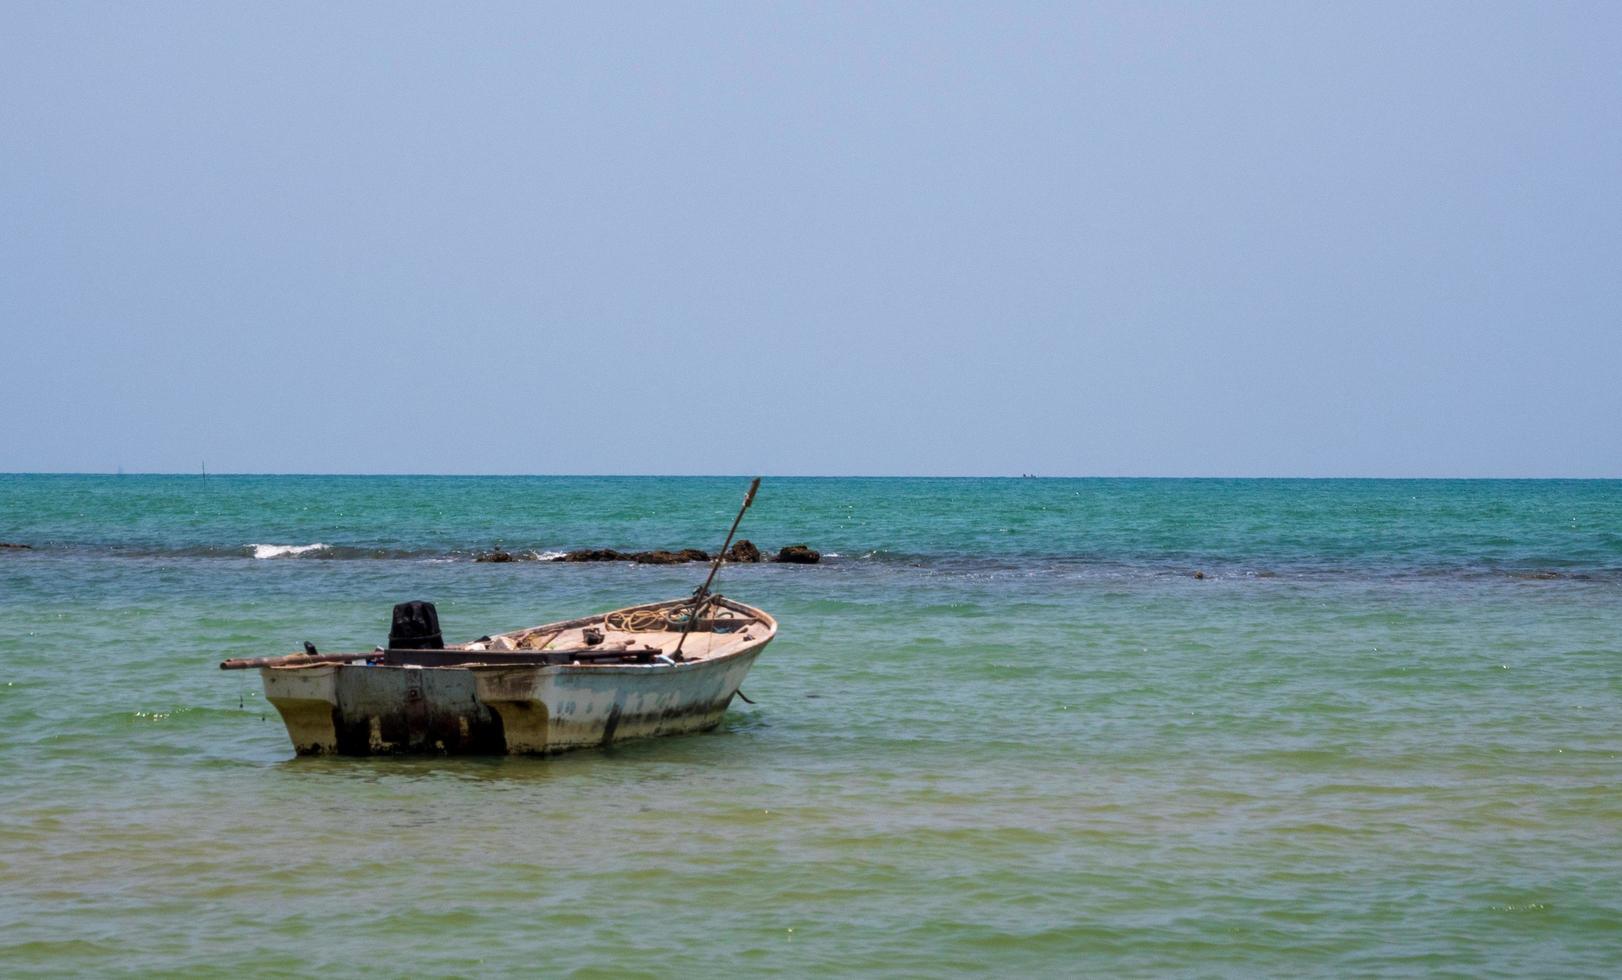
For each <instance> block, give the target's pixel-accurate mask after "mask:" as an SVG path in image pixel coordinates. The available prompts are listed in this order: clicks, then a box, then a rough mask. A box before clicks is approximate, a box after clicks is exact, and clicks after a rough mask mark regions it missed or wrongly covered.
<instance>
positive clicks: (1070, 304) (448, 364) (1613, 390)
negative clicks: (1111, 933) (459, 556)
mask: <svg viewBox="0 0 1622 980" xmlns="http://www.w3.org/2000/svg"><path fill="white" fill-rule="evenodd" d="M0 221H3V232H4V233H3V235H0V372H3V374H0V413H3V415H0V417H3V419H4V421H3V423H0V425H3V428H0V470H25V471H28V470H112V469H113V468H114V467H116V466H120V465H121V466H123V467H124V468H125V469H127V470H130V471H137V470H179V471H195V470H196V469H197V467H198V466H199V464H200V461H201V460H203V459H205V458H206V459H207V461H208V467H209V469H210V470H211V471H221V472H223V471H268V472H289V471H298V472H401V471H404V472H462V473H489V472H527V473H717V472H720V473H740V472H756V471H759V472H765V473H773V474H799V473H827V474H846V473H873V474H891V473H894V474H1017V473H1021V472H1036V473H1042V474H1052V475H1059V474H1075V475H1087V474H1101V475H1116V474H1127V475H1207V474H1209V475H1304V476H1317V475H1421V476H1425V475H1435V476H1452V475H1466V476H1471V475H1473V476H1499V475H1510V476H1513V475H1531V476H1537V475H1566V476H1619V475H1622V3H1614V2H1611V3H1592V4H1561V3H1526V4H1501V3H1481V2H1472V3H1461V4H1442V3H1345V4H1323V3H1294V2H1292V3H1279V4H1236V3H1226V2H1225V3H1210V4H1200V5H1190V4H1084V3H1079V2H1078V3H1060V4H1051V5H1049V4H1006V3H999V4H991V3H963V4H948V3H931V4H925V5H912V4H862V5H857V4H838V3H819V4H807V5H797V4H796V5H786V4H766V3H756V2H748V3H736V4H670V5H665V4H620V5H605V4H578V5H575V6H573V7H563V6H543V5H541V4H538V3H528V2H526V3H521V4H511V5H505V4H470V3H462V4H431V5H412V4H401V3H387V4H363V3H341V4H327V3H303V4H258V5H252V6H249V5H242V4H206V3H197V4H185V5H167V4H156V3H140V4H134V3H130V4H125V3H113V2H108V3H98V4H89V5H81V4H72V3H61V2H49V3H47V2H38V3H35V2H26V3H22V2H15V0H0Z"/></svg>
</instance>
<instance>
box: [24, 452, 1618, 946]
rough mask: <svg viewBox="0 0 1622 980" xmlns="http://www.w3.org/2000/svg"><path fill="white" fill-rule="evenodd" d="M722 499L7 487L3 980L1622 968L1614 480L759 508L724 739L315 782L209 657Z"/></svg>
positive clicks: (416, 767) (405, 761)
mask: <svg viewBox="0 0 1622 980" xmlns="http://www.w3.org/2000/svg"><path fill="white" fill-rule="evenodd" d="M745 482H746V481H745V480H743V479H741V478H704V479H663V478H584V477H574V478H449V477H268V476H266V477H261V476H252V477H249V476H243V477H235V476H224V477H216V476H210V477H207V478H206V479H205V478H202V477H196V476H193V477H176V476H121V477H114V476H4V477H0V540H5V541H11V542H21V543H27V544H31V545H33V548H32V549H30V550H22V549H0V973H3V974H6V975H17V974H29V973H35V972H43V973H61V974H108V973H159V972H161V973H182V974H187V975H195V976H210V975H233V974H243V973H251V974H271V975H276V974H280V975H288V976H300V975H311V974H317V973H319V974H321V975H351V974H375V973H385V974H412V975H461V976H475V975H482V974H488V973H492V972H516V971H535V972H546V973H555V974H578V975H599V976H622V975H638V974H641V975H650V976H652V975H661V976H668V975H678V976H691V975H708V974H713V973H723V974H760V973H765V974H771V973H782V974H797V975H805V974H811V973H839V974H864V975H896V976H919V975H938V974H957V973H964V974H996V975H1004V974H1027V975H1075V974H1097V975H1144V974H1167V973H1186V974H1198V975H1249V974H1254V973H1265V974H1272V975H1294V974H1320V975H1337V976H1338V975H1354V974H1372V973H1378V974H1410V975H1412V974H1431V973H1437V972H1451V973H1457V974H1469V975H1475V976H1520V975H1525V974H1551V975H1568V976H1569V975H1591V976H1609V975H1615V974H1616V973H1617V972H1618V971H1619V970H1622V786H1619V784H1622V483H1618V482H1605V481H1583V482H1562V481H1531V482H1500V481H1459V482H1453V481H1335V480H1330V481H1291V480H1232V481H1230V480H1049V479H1009V480H974V479H941V480H920V479H831V478H830V479H768V480H767V481H766V482H765V484H764V486H763V487H762V489H761V493H760V497H759V499H758V501H757V503H756V505H755V507H754V509H753V510H752V511H751V512H750V513H749V515H748V516H747V518H746V519H745V521H744V525H743V528H742V531H741V535H742V536H744V537H747V538H749V539H750V540H752V541H754V542H756V543H757V544H759V545H761V546H762V548H763V549H764V550H768V551H774V550H775V549H777V548H779V547H782V546H784V545H788V544H799V543H804V544H808V545H810V546H811V547H813V548H816V549H819V550H820V551H821V552H822V553H823V555H824V559H823V562H822V563H821V564H818V565H810V566H800V565H780V564H761V565H752V566H751V565H729V566H726V567H725V568H724V569H723V570H722V572H721V574H720V578H719V586H718V587H719V589H720V590H721V591H722V592H724V593H725V594H727V595H730V596H733V597H736V598H737V599H740V600H742V601H745V602H748V603H751V604H756V605H759V606H762V607H764V608H766V609H767V610H769V611H770V612H772V613H773V614H774V615H776V616H777V617H778V618H779V619H780V621H781V624H782V629H781V633H780V634H779V637H778V639H777V640H776V641H775V642H774V643H773V644H772V645H771V646H770V647H768V648H767V650H766V651H765V653H764V655H763V656H762V657H761V659H760V660H759V662H758V663H757V665H756V666H755V668H754V670H753V672H752V673H751V674H750V675H749V677H748V679H747V680H746V682H745V684H744V687H743V690H744V693H745V694H747V695H748V696H749V697H750V698H752V699H753V701H754V703H753V704H746V703H744V702H742V701H738V702H734V704H733V707H732V709H731V710H730V711H729V713H728V714H727V716H726V720H725V721H724V723H723V724H722V725H721V727H720V728H719V729H718V730H717V731H715V732H713V733H709V734H703V735H696V736H691V737H684V738H669V739H662V740H655V741H647V742H638V743H629V744H624V745H621V746H614V747H612V748H608V749H602V750H590V751H582V752H577V753H573V754H569V755H564V756H559V757H554V758H549V759H527V758H380V759H379V758H367V759H346V758H339V759H331V758H295V757H294V756H293V753H292V751H291V748H290V746H289V743H288V741H287V737H286V734H285V732H284V729H283V728H282V725H281V723H280V721H279V719H278V718H277V716H276V713H275V711H274V709H273V708H271V707H270V706H269V705H267V704H266V703H265V702H264V700H263V698H262V696H261V693H260V688H259V680H258V677H257V676H256V675H254V674H252V673H249V672H236V673H223V672H221V671H219V670H218V669H216V666H215V665H216V663H217V662H218V661H219V660H221V659H223V658H226V657H233V656H259V655H270V654H279V653H286V652H290V651H293V650H296V649H299V648H300V644H301V643H302V642H303V641H304V640H309V641H311V642H314V643H315V644H316V645H317V646H318V647H319V648H321V649H323V650H347V649H369V648H370V647H371V646H372V645H373V644H375V643H378V642H381V641H382V640H383V639H384V637H385V636H386V634H387V630H388V622H389V610H390V607H391V606H392V604H393V603H395V602H397V601H402V600H406V599H428V600H431V601H433V602H435V603H437V605H438V607H439V613H440V619H441V623H442V626H443V628H444V631H445V634H446V637H447V639H448V640H464V639H471V638H474V637H477V636H479V635H481V634H484V633H490V632H494V631H498V630H509V629H514V628H518V627H522V626H527V625H532V624H536V623H541V622H545V621H548V620H555V619H561V618H565V617H572V616H576V615H580V614H583V613H586V612H591V611H597V610H603V609H608V608H613V607H616V606H622V605H628V604H632V603H637V602H643V601H648V600H653V599H660V598H667V597H674V596H679V595H682V594H685V593H688V592H690V591H692V589H693V588H694V587H696V586H697V585H698V584H699V583H700V582H701V581H702V579H703V575H704V573H705V571H706V569H705V568H704V567H703V566H700V565H682V566H657V567H656V566H637V565H631V564H624V563H611V564H569V563H562V562H550V561H542V560H520V561H515V562H512V563H504V564H489V563H478V562H475V561H473V558H474V557H476V556H477V555H478V554H480V553H482V552H485V551H488V550H491V549H494V548H497V547H500V548H502V549H504V550H506V551H508V552H510V553H512V554H514V555H515V556H518V557H520V558H524V559H533V558H541V557H549V556H552V555H555V554H556V553H559V552H562V551H566V550H569V549H572V548H586V547H591V548H617V549H621V550H636V549H653V548H685V547H697V548H703V549H705V550H710V551H713V550H714V549H715V548H716V547H717V546H718V545H719V544H720V539H721V538H722V536H723V535H724V533H725V530H726V527H727V526H728V524H729V523H730V521H731V519H732V516H733V514H734V513H735V511H736V507H737V505H738V503H739V500H740V498H741V495H742V491H743V489H744V486H745Z"/></svg>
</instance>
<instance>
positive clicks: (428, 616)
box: [389, 600, 445, 650]
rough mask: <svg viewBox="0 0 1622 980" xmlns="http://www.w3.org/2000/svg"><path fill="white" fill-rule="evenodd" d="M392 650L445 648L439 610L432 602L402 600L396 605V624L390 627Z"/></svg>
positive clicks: (390, 645) (390, 646) (390, 647)
mask: <svg viewBox="0 0 1622 980" xmlns="http://www.w3.org/2000/svg"><path fill="white" fill-rule="evenodd" d="M389 649H390V650H443V649H445V638H444V637H443V636H441V635H440V633H439V610H437V609H435V608H434V604H433V603H431V602H422V601H420V600H419V601H415V602H402V603H400V604H399V605H397V606H395V607H394V625H393V626H390V627H389Z"/></svg>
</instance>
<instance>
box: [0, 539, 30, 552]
mask: <svg viewBox="0 0 1622 980" xmlns="http://www.w3.org/2000/svg"><path fill="white" fill-rule="evenodd" d="M0 548H14V549H16V550H17V551H33V550H34V546H33V545H31V544H17V543H15V542H12V541H0Z"/></svg>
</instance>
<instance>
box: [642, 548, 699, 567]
mask: <svg viewBox="0 0 1622 980" xmlns="http://www.w3.org/2000/svg"><path fill="white" fill-rule="evenodd" d="M631 560H632V561H634V562H636V563H637V564H638V565H680V564H681V563H682V562H684V561H687V559H686V558H684V557H682V556H681V555H678V554H676V553H674V552H671V551H639V552H637V553H636V554H634V555H632V556H631Z"/></svg>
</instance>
